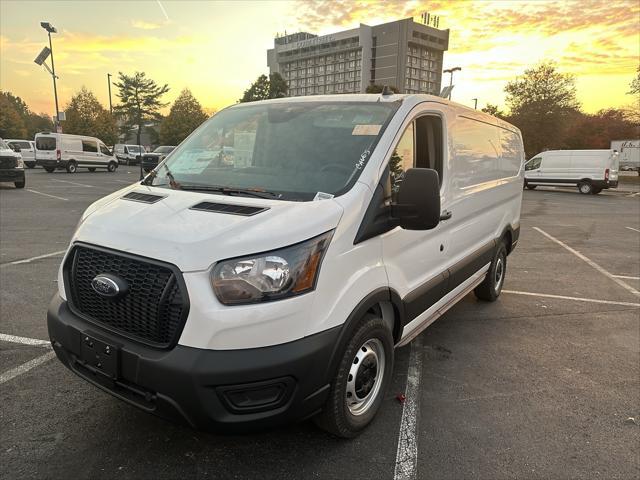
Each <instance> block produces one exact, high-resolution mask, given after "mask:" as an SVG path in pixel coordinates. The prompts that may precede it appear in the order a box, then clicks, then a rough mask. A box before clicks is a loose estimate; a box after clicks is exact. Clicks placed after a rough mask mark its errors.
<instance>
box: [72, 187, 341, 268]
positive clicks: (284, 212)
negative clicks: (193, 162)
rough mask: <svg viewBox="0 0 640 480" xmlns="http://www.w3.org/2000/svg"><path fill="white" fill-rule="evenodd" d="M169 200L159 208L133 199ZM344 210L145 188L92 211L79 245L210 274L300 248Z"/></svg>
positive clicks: (324, 203)
mask: <svg viewBox="0 0 640 480" xmlns="http://www.w3.org/2000/svg"><path fill="white" fill-rule="evenodd" d="M131 192H135V193H138V192H140V193H145V194H152V195H162V196H163V198H162V199H161V200H159V201H156V202H155V203H142V202H140V201H131V200H127V199H124V198H122V197H124V196H125V195H126V194H128V193H131ZM205 201H206V202H213V203H219V204H225V205H241V206H252V207H260V208H264V209H265V210H263V211H261V212H259V213H257V214H255V215H252V216H243V215H237V214H232V213H219V212H213V211H202V210H194V209H193V208H192V207H194V206H195V205H197V204H199V203H201V202H205ZM342 213H343V210H342V207H341V206H340V205H339V204H338V202H336V201H334V200H332V199H328V200H320V201H313V202H289V201H280V200H269V199H260V198H249V197H239V196H226V195H213V194H205V193H199V192H185V191H179V190H167V189H164V188H152V187H144V186H141V185H139V184H136V185H133V186H132V187H128V188H126V189H124V190H121V191H119V192H116V193H114V194H112V195H110V196H109V197H106V198H104V199H102V200H98V201H97V202H96V203H95V204H93V205H92V206H90V207H89V209H87V212H86V213H85V215H84V216H83V218H82V219H81V221H80V224H79V227H78V229H77V230H76V232H75V234H74V236H73V239H72V242H84V243H89V244H93V245H99V246H103V247H107V248H112V249H115V250H120V251H123V252H128V253H132V254H135V255H141V256H145V257H150V258H153V259H157V260H161V261H164V262H169V263H172V264H174V265H176V266H177V267H178V268H179V269H180V270H181V271H183V272H190V271H199V270H206V269H208V268H209V267H211V265H212V264H213V263H215V262H217V261H220V260H223V259H227V258H232V257H237V256H241V255H251V254H254V253H259V252H265V251H268V250H273V249H277V248H281V247H285V246H287V245H292V244H294V243H297V242H301V241H303V240H306V239H308V238H312V237H314V236H316V235H319V234H321V233H324V232H326V231H328V230H331V229H333V228H335V227H336V226H337V225H338V222H339V220H340V217H341V216H342Z"/></svg>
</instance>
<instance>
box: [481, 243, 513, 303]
mask: <svg viewBox="0 0 640 480" xmlns="http://www.w3.org/2000/svg"><path fill="white" fill-rule="evenodd" d="M506 273H507V247H505V244H504V242H500V246H499V247H498V250H497V251H496V253H495V255H494V257H493V261H492V262H491V266H490V267H489V271H488V272H487V276H486V277H485V278H484V281H483V282H482V283H481V284H480V285H478V286H477V287H476V288H475V290H474V291H473V293H475V294H476V297H478V298H479V299H480V300H485V301H487V302H495V301H496V300H497V299H498V297H499V296H500V292H502V285H503V284H504V277H505V275H506Z"/></svg>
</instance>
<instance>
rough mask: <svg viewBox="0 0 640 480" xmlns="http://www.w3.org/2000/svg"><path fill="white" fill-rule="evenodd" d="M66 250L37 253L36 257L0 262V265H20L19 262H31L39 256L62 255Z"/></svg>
mask: <svg viewBox="0 0 640 480" xmlns="http://www.w3.org/2000/svg"><path fill="white" fill-rule="evenodd" d="M64 252H66V250H60V251H58V252H53V253H47V254H45V255H38V256H37V257H31V258H25V259H23V260H16V261H15V262H7V263H2V264H0V267H4V266H6V265H20V264H21V263H31V262H33V261H34V260H40V259H41V258H48V257H55V256H58V255H62V254H63V253H64Z"/></svg>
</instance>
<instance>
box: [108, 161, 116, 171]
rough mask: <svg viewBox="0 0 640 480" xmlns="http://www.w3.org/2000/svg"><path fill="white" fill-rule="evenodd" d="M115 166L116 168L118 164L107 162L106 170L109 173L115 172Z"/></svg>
mask: <svg viewBox="0 0 640 480" xmlns="http://www.w3.org/2000/svg"><path fill="white" fill-rule="evenodd" d="M116 168H118V164H117V163H116V162H109V165H107V170H108V171H109V172H111V173H113V172H115V171H116Z"/></svg>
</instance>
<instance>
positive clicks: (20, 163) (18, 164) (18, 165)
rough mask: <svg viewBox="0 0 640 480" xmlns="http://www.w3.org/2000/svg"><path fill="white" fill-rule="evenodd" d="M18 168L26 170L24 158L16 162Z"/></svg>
mask: <svg viewBox="0 0 640 480" xmlns="http://www.w3.org/2000/svg"><path fill="white" fill-rule="evenodd" d="M16 168H24V161H23V160H22V158H18V159H17V160H16Z"/></svg>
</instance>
